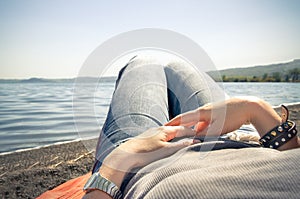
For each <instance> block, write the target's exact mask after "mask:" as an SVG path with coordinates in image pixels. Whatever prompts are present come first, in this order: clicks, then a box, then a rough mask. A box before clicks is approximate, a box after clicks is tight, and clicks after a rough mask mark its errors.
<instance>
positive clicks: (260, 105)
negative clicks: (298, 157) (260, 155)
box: [248, 98, 300, 151]
mask: <svg viewBox="0 0 300 199" xmlns="http://www.w3.org/2000/svg"><path fill="white" fill-rule="evenodd" d="M248 104H249V105H248V111H249V113H250V122H251V123H252V124H253V125H254V127H255V128H256V130H257V131H258V133H259V135H260V137H263V136H264V135H265V134H267V133H268V132H269V131H270V130H271V129H273V128H274V127H276V126H278V125H280V124H281V123H282V119H281V117H280V116H279V115H278V114H277V112H276V111H275V110H274V109H273V108H272V106H271V105H270V104H268V103H267V102H265V101H263V100H261V99H258V98H252V99H250V100H248ZM298 147H300V139H299V137H298V136H295V137H294V138H293V139H291V140H290V141H288V142H286V143H285V144H284V145H282V146H280V147H279V148H278V150H280V151H282V150H288V149H293V148H298Z"/></svg>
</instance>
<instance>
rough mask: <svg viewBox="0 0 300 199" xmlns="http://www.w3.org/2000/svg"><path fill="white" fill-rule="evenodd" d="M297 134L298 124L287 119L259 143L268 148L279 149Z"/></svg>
mask: <svg viewBox="0 0 300 199" xmlns="http://www.w3.org/2000/svg"><path fill="white" fill-rule="evenodd" d="M296 135H297V129H296V124H295V122H293V121H290V120H287V121H286V122H284V123H282V124H281V125H279V126H276V127H275V128H273V129H272V130H271V131H269V132H268V133H267V134H265V135H264V136H263V137H262V138H261V139H260V140H259V143H260V144H261V145H262V146H263V147H266V148H272V149H277V148H279V147H280V146H282V145H284V144H285V143H287V142H288V141H290V140H291V139H292V138H293V137H295V136H296Z"/></svg>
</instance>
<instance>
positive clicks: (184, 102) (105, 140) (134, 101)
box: [93, 56, 226, 172]
mask: <svg viewBox="0 0 300 199" xmlns="http://www.w3.org/2000/svg"><path fill="white" fill-rule="evenodd" d="M225 98H226V94H225V92H224V91H223V90H222V89H221V88H220V87H219V86H218V85H217V84H216V83H215V82H214V81H213V80H212V79H211V78H210V77H209V76H208V75H207V74H206V73H204V72H200V71H198V70H196V69H195V68H194V67H193V66H192V65H191V64H189V63H187V62H185V61H183V60H179V59H174V60H172V61H170V62H168V63H167V64H165V63H162V62H161V61H159V60H158V59H155V58H153V57H139V56H135V57H133V58H132V59H131V60H130V61H129V62H128V64H127V65H126V66H125V67H124V68H122V69H121V71H120V72H119V76H118V79H117V82H116V87H115V91H114V94H113V97H112V101H111V104H110V108H109V112H108V115H107V118H106V121H105V124H104V126H103V128H102V131H101V134H100V137H99V140H98V144H97V150H96V163H95V165H94V168H93V172H96V171H98V170H99V168H100V166H101V164H102V161H103V159H104V158H105V157H106V155H107V154H109V153H110V152H111V151H112V150H113V149H114V148H115V147H117V146H118V145H119V144H120V143H122V142H125V141H126V140H128V139H130V138H131V137H133V136H137V135H139V134H141V133H143V132H144V131H146V130H148V129H149V128H153V127H158V126H162V125H163V124H164V123H166V122H168V121H169V120H170V119H172V118H173V117H175V116H176V115H178V114H181V113H183V112H186V111H190V110H193V109H196V108H198V107H200V106H202V105H204V104H206V103H209V102H215V101H222V100H224V99H225Z"/></svg>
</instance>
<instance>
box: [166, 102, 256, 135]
mask: <svg viewBox="0 0 300 199" xmlns="http://www.w3.org/2000/svg"><path fill="white" fill-rule="evenodd" d="M250 106H251V103H250V101H249V100H247V99H245V98H231V99H229V100H226V101H223V102H218V103H214V104H207V105H205V106H202V107H200V108H198V109H196V110H193V111H189V112H186V113H183V114H181V115H178V116H177V117H175V118H173V119H172V120H170V121H169V122H168V123H167V124H165V125H167V126H173V125H183V126H187V127H191V126H195V130H196V131H197V136H205V135H208V136H219V135H222V134H225V133H229V132H232V131H234V130H236V129H238V128H240V127H241V126H242V125H243V124H245V123H246V122H248V121H250V120H251V109H250Z"/></svg>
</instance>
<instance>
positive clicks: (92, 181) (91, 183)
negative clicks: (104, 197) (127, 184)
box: [83, 172, 122, 199]
mask: <svg viewBox="0 0 300 199" xmlns="http://www.w3.org/2000/svg"><path fill="white" fill-rule="evenodd" d="M83 190H84V191H87V192H90V191H93V190H101V191H103V192H105V193H107V194H108V195H110V196H111V197H112V198H114V199H120V198H122V193H121V191H120V190H119V188H118V187H117V185H115V184H114V183H113V182H111V181H109V180H107V179H106V178H104V177H102V176H101V175H100V173H99V172H96V173H94V174H93V175H92V176H91V177H90V178H89V179H88V181H87V182H86V184H85V185H84V187H83Z"/></svg>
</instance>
